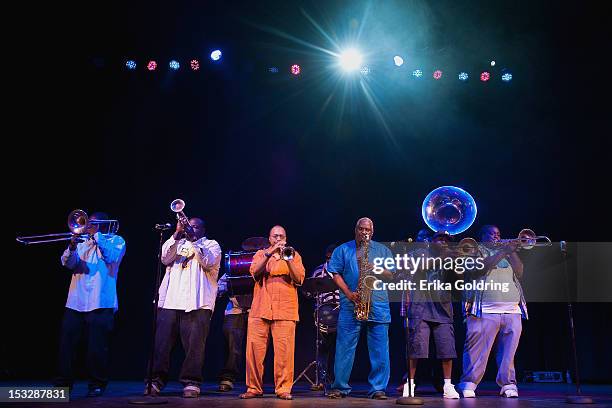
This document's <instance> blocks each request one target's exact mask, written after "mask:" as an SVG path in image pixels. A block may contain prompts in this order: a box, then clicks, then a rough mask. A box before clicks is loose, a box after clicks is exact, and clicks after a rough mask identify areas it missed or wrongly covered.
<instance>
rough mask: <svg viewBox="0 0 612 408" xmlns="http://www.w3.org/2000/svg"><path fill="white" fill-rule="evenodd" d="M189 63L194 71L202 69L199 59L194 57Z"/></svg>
mask: <svg viewBox="0 0 612 408" xmlns="http://www.w3.org/2000/svg"><path fill="white" fill-rule="evenodd" d="M189 65H190V66H191V69H192V70H194V71H197V70H198V69H200V61H198V60H197V59H192V60H191V62H190V63H189Z"/></svg>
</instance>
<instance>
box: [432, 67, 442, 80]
mask: <svg viewBox="0 0 612 408" xmlns="http://www.w3.org/2000/svg"><path fill="white" fill-rule="evenodd" d="M433 78H434V79H440V78H442V71H440V70H439V69H436V70H435V71H434V73H433Z"/></svg>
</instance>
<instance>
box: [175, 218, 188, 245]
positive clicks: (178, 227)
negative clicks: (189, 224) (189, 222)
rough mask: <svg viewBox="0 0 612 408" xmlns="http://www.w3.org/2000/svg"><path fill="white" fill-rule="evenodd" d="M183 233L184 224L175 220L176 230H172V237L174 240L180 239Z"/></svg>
mask: <svg viewBox="0 0 612 408" xmlns="http://www.w3.org/2000/svg"><path fill="white" fill-rule="evenodd" d="M184 233H185V226H184V225H183V223H182V222H181V221H180V220H179V221H177V222H176V230H175V231H174V239H175V240H179V239H181V238H182V237H183V234H184Z"/></svg>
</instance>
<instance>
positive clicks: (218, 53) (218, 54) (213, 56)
mask: <svg viewBox="0 0 612 408" xmlns="http://www.w3.org/2000/svg"><path fill="white" fill-rule="evenodd" d="M221 55H223V54H222V53H221V50H214V51H213V52H211V53H210V59H211V60H213V61H219V60H220V59H221Z"/></svg>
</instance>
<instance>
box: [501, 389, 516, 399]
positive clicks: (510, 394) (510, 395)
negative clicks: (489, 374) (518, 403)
mask: <svg viewBox="0 0 612 408" xmlns="http://www.w3.org/2000/svg"><path fill="white" fill-rule="evenodd" d="M502 396H503V397H506V398H518V391H517V390H513V389H508V390H506V391H504V393H503V394H502Z"/></svg>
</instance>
